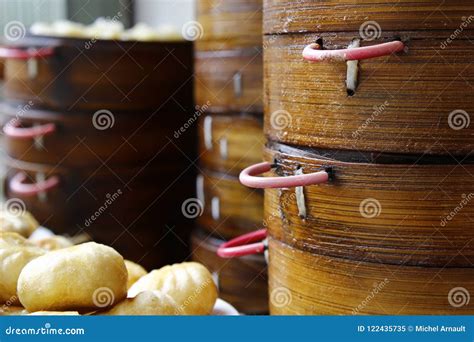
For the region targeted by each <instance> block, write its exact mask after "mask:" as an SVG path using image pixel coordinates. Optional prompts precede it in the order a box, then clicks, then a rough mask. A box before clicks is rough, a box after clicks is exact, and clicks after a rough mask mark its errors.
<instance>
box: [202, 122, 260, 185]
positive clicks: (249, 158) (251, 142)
mask: <svg viewBox="0 0 474 342" xmlns="http://www.w3.org/2000/svg"><path fill="white" fill-rule="evenodd" d="M198 130H199V133H198V134H199V156H200V157H199V163H200V164H201V166H202V167H203V168H205V169H207V170H211V171H214V172H224V173H227V174H229V175H233V176H238V175H239V173H240V171H241V170H242V169H243V168H245V167H247V166H248V165H251V164H255V163H258V162H260V161H261V160H262V150H263V145H264V137H263V133H262V122H261V120H260V119H259V118H256V117H253V116H250V115H246V114H243V115H241V114H230V115H212V114H209V115H205V116H203V117H201V119H200V122H199V128H198Z"/></svg>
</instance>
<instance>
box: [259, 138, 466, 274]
mask: <svg viewBox="0 0 474 342" xmlns="http://www.w3.org/2000/svg"><path fill="white" fill-rule="evenodd" d="M354 154H357V152H355V153H354ZM264 159H265V160H267V161H269V162H273V160H276V161H277V163H278V165H279V167H278V168H277V169H276V173H277V175H280V176H285V175H293V174H294V172H295V170H296V169H297V168H298V167H300V166H301V167H302V170H303V173H305V174H306V173H311V172H316V171H319V170H321V169H322V168H325V167H331V168H332V170H333V172H334V179H332V180H331V181H329V182H328V183H325V184H321V185H311V186H306V187H304V203H305V208H306V212H307V216H306V217H305V218H301V217H299V215H298V207H297V204H296V197H295V190H294V189H283V190H280V189H268V190H266V191H265V214H264V222H265V223H266V226H268V228H269V232H270V235H271V236H273V237H274V238H276V239H278V240H281V241H284V242H286V243H288V244H290V245H292V246H295V247H298V248H300V249H303V250H306V251H308V253H317V254H323V255H327V256H331V257H341V258H347V259H353V260H359V261H369V262H374V263H377V262H379V263H387V264H400V265H416V266H429V267H445V266H456V267H472V265H473V263H474V245H473V241H474V223H473V220H472V218H473V217H474V206H473V205H472V203H471V201H472V200H474V183H473V182H472V179H473V175H474V165H473V164H465V165H460V164H458V163H457V162H456V161H455V160H453V161H452V162H451V164H444V165H435V164H427V165H417V164H416V163H410V164H372V163H353V162H342V161H337V160H335V159H331V158H323V157H318V156H317V155H316V154H311V153H309V152H303V151H301V150H297V149H294V148H287V147H285V146H282V145H276V146H274V149H273V150H270V149H267V150H266V151H265V153H264Z"/></svg>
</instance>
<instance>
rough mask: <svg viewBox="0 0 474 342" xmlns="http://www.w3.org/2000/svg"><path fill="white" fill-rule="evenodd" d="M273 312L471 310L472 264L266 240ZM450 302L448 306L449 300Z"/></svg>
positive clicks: (425, 312)
mask: <svg viewBox="0 0 474 342" xmlns="http://www.w3.org/2000/svg"><path fill="white" fill-rule="evenodd" d="M269 254H270V257H269V258H270V266H269V284H270V288H269V294H270V295H269V296H270V313H271V314H272V315H351V314H364V315H472V314H473V313H474V304H473V303H472V301H471V302H470V301H469V300H468V296H469V293H472V292H473V291H474V269H473V268H435V267H426V268H423V267H412V266H396V265H384V264H378V263H364V262H354V261H350V260H344V259H338V258H330V257H325V256H319V255H316V254H311V253H307V252H302V251H301V250H298V249H295V248H293V247H290V246H289V245H286V244H284V243H281V242H278V241H277V240H273V239H270V240H269ZM451 303H452V304H453V305H451Z"/></svg>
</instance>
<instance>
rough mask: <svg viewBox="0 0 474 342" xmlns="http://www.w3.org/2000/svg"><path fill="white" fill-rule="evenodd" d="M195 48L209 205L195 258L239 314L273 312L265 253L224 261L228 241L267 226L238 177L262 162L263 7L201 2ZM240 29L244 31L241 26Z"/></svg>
mask: <svg viewBox="0 0 474 342" xmlns="http://www.w3.org/2000/svg"><path fill="white" fill-rule="evenodd" d="M197 23H198V26H197V27H196V28H197V29H198V31H199V33H200V39H199V40H197V41H196V43H195V72H196V76H195V100H196V103H197V105H199V106H201V108H205V113H204V114H203V115H202V116H201V118H200V122H199V133H198V135H199V158H200V159H199V164H200V175H199V176H198V178H197V194H198V198H199V200H200V202H201V204H202V205H203V211H202V215H201V216H200V217H199V218H198V225H199V227H198V228H197V230H196V231H195V232H194V235H193V237H192V244H193V246H192V247H193V259H195V260H197V261H200V262H202V263H203V264H205V265H206V266H207V267H209V268H210V269H211V270H212V271H213V272H214V274H215V276H216V280H217V283H218V285H219V290H220V294H221V296H222V298H223V299H225V300H227V301H229V302H230V303H232V304H233V305H234V306H236V308H237V309H238V310H239V311H240V312H244V313H248V314H262V313H266V312H268V304H267V302H268V298H267V267H266V263H265V260H264V258H263V256H252V257H248V258H242V259H234V260H225V259H221V258H219V257H218V256H217V255H216V250H217V248H218V246H219V245H220V244H222V243H223V242H224V241H225V240H228V239H231V238H234V237H236V236H238V235H241V234H243V233H245V232H249V231H252V230H255V229H256V228H257V227H259V226H260V225H261V222H262V217H263V193H262V192H261V191H255V190H253V189H248V188H246V187H244V186H242V185H241V184H240V183H239V180H238V174H239V172H240V170H241V169H242V168H243V167H245V166H246V165H249V164H252V163H255V162H258V161H261V159H262V149H263V142H264V139H263V133H262V110H263V109H262V108H263V105H262V103H263V101H262V97H263V96H262V88H263V86H262V82H263V76H262V72H263V69H262V37H261V30H262V29H261V25H262V3H261V1H255V0H230V1H217V0H199V1H198V2H197ZM237 27H238V29H236V28H237Z"/></svg>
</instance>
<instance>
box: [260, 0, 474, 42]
mask: <svg viewBox="0 0 474 342" xmlns="http://www.w3.org/2000/svg"><path fill="white" fill-rule="evenodd" d="M473 14H474V4H473V3H472V2H471V1H465V0H449V1H443V0H438V1H428V0H415V1H412V0H401V1H380V0H362V1H354V0H343V1H339V0H328V1H326V0H325V1H322V0H298V1H291V0H264V32H265V33H266V34H269V33H288V32H340V31H358V30H359V28H360V26H361V25H362V24H363V23H364V22H367V21H376V22H377V23H378V25H379V26H380V27H381V29H382V30H383V31H392V30H456V29H459V28H460V26H461V23H462V21H463V20H466V19H467V18H469V17H470V16H472V15H473ZM464 29H468V30H473V29H474V26H473V25H470V26H469V25H468V26H467V27H466V28H464Z"/></svg>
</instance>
